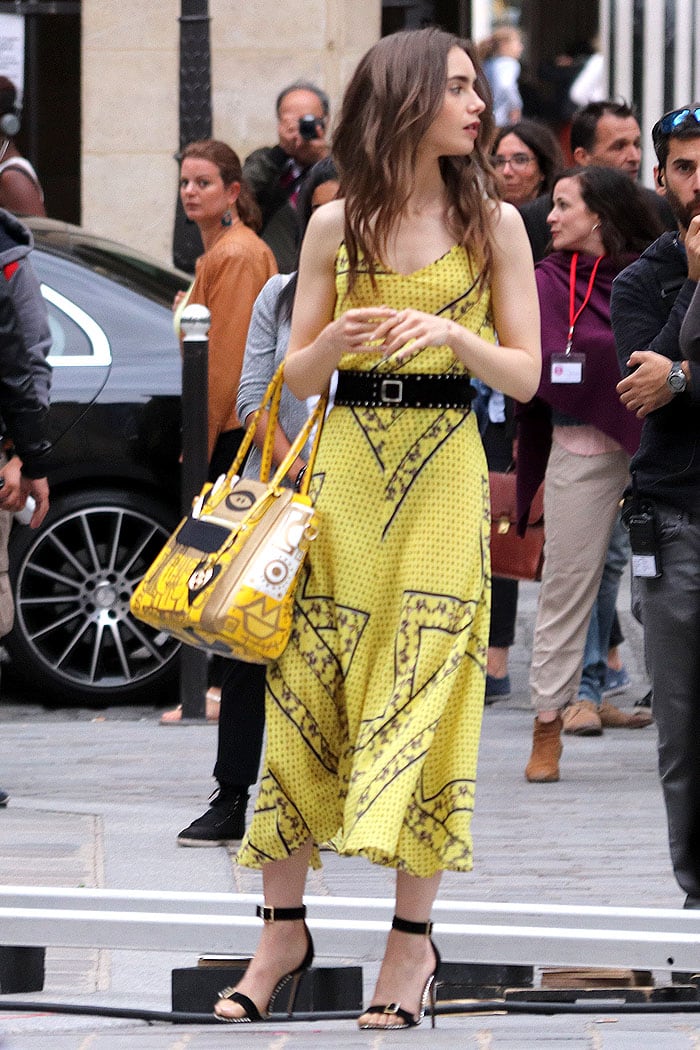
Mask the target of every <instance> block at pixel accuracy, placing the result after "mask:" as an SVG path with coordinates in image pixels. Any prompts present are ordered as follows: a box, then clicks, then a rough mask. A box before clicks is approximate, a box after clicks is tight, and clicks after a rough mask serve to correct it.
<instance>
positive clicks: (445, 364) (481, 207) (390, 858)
mask: <svg viewBox="0 0 700 1050" xmlns="http://www.w3.org/2000/svg"><path fill="white" fill-rule="evenodd" d="M487 97H488V89H487V88H485V87H484V82H483V76H482V74H481V72H480V71H479V70H478V68H477V67H476V66H475V62H474V57H473V51H472V49H471V46H470V45H467V44H465V43H464V42H463V41H460V40H458V39H457V38H456V37H453V36H451V35H450V34H447V33H445V32H443V31H442V30H438V29H427V30H418V31H408V32H403V33H397V34H394V35H393V36H390V37H386V38H384V39H383V40H381V41H380V42H379V43H378V44H376V45H375V46H374V47H373V48H372V49H371V50H370V51H369V52H368V54H367V55H366V56H365V57H364V59H363V60H362V61H361V63H360V65H359V67H358V69H357V71H356V72H355V74H354V76H353V78H352V80H351V82H350V84H349V86H348V88H347V91H346V93H345V99H344V103H343V108H342V112H341V115H340V121H339V125H338V129H337V132H336V135H335V143H334V152H333V155H334V159H335V161H336V164H337V167H338V170H339V175H340V181H341V191H340V192H341V196H342V199H339V200H336V201H332V202H331V203H330V204H327V205H325V206H324V207H323V208H320V209H319V210H318V212H317V213H316V215H315V216H314V217H313V218H312V220H311V223H310V224H309V227H308V231H307V235H306V238H305V241H304V245H303V247H302V255H301V262H300V267H299V278H298V287H297V295H296V300H295V306H294V313H293V317H292V331H291V338H290V344H289V351H288V356H287V366H286V375H287V381H288V383H289V386H290V388H291V389H292V392H293V393H294V394H295V395H296V396H297V397H300V398H301V397H308V396H311V395H313V394H318V393H320V392H321V391H322V390H323V389H324V388H325V387H326V385H327V384H328V381H329V379H330V376H331V374H332V373H333V372H334V370H335V369H336V368H338V369H339V379H338V389H337V393H336V398H335V405H334V408H333V409H332V411H331V412H330V414H329V416H328V418H327V420H326V424H325V426H324V430H323V434H322V438H321V446H320V449H319V454H318V457H317V459H316V464H315V467H314V477H313V479H312V491H313V492H314V493H315V496H316V505H317V507H318V510H319V514H320V522H321V524H320V533H319V537H318V539H317V540H316V542H315V543H314V545H313V549H312V553H311V557H310V559H309V563H308V572H307V574H306V576H305V578H304V579H303V580H302V581H301V583H300V585H299V588H298V592H297V604H296V611H295V626H294V630H293V633H292V638H291V641H290V644H289V646H288V648H287V650H286V651H285V653H284V654H283V656H282V658H281V659H280V660H279V661H278V663H276V664H274V665H273V666H272V667H271V668H270V669H269V671H268V677H267V698H266V717H267V726H268V745H267V755H266V759H265V764H264V775H263V779H262V784H261V790H260V795H259V797H258V800H257V804H256V810H255V815H254V817H253V821H252V824H251V827H250V830H249V832H248V835H247V836H246V838H245V839H244V841H243V844H242V846H241V851H240V853H239V858H238V859H239V863H241V864H245V865H248V866H253V867H256V866H257V867H262V871H263V887H264V894H265V908H263V909H260V914H261V917H262V918H263V919H264V920H265V921H264V925H263V932H262V936H261V940H260V945H259V947H258V950H257V952H256V954H255V957H254V959H253V960H252V961H251V963H250V965H249V967H248V970H247V971H246V973H245V975H244V977H243V978H242V980H241V981H240V982H239V984H238V985H237V986H236V987H235V988H230V989H225V990H224V991H223V992H222V993H221V998H220V999H219V1001H218V1002H217V1004H216V1006H215V1013H216V1014H217V1016H218V1017H220V1018H221V1019H223V1020H228V1021H251V1020H258V1019H259V1017H260V1016H261V1015H263V1014H264V1013H265V1011H266V1010H267V1009H268V1008H269V1005H270V1002H271V1001H272V1000H273V999H274V998H275V995H276V994H277V992H278V991H279V989H280V987H281V985H282V984H283V983H288V982H289V981H290V979H291V983H292V995H291V996H290V1000H289V1005H290V1008H291V1007H292V1006H293V996H294V992H295V990H296V986H297V984H298V978H299V976H300V975H301V973H302V972H303V971H304V970H305V969H307V968H308V967H309V966H310V965H311V962H312V959H313V945H312V942H311V938H310V935H309V933H308V930H307V928H306V925H305V922H304V916H305V909H304V907H303V903H302V901H303V892H304V885H305V880H306V874H307V870H308V867H309V865H317V864H318V863H319V855H318V850H317V846H316V844H317V843H319V842H323V841H325V840H327V839H333V842H334V845H335V846H336V847H337V849H338V851H339V852H340V853H342V854H350V855H361V856H364V857H367V858H368V859H369V860H370V861H372V862H374V863H378V864H384V865H389V866H393V867H394V868H396V872H397V874H396V916H395V918H394V921H393V924H392V930H391V932H390V934H389V938H388V942H387V948H386V953H385V957H384V961H383V964H382V967H381V970H380V973H379V978H378V981H377V985H376V989H375V995H374V998H373V1002H372V1005H371V1006H370V1007H369V1008H368V1009H367V1010H366V1011H365V1013H364V1014H363V1015H362V1017H361V1018H360V1021H359V1023H360V1025H361V1027H364V1028H385V1027H390V1028H407V1027H411V1026H413V1025H415V1024H418V1023H419V1022H420V1020H421V1019H422V1017H423V1013H424V1008H425V1002H426V999H427V996H428V992H430V993H431V995H432V990H433V986H434V984H433V982H434V977H435V974H436V972H437V967H438V965H439V955H438V952H437V949H436V947H435V946H434V944H433V942H432V941H431V939H430V912H431V908H432V904H433V900H434V898H435V894H436V892H437V889H438V885H439V881H440V875H441V873H442V871H443V870H448V869H450V870H457V871H466V870H468V869H470V868H471V839H470V831H469V828H470V820H471V813H472V807H473V798H474V785H475V778H476V758H477V750H478V743H479V733H480V727H481V714H482V708H483V696H484V678H485V662H486V647H487V641H488V627H489V592H490V577H489V555H488V535H489V501H488V478H487V471H486V463H485V459H484V453H483V449H482V446H481V442H480V439H479V434H478V428H477V424H476V419H475V418H474V416H472V415H471V414H470V410H469V409H470V400H471V398H470V394H471V386H470V382H469V377H470V376H471V375H476V376H479V378H481V379H483V380H484V382H486V383H487V384H488V385H489V386H492V387H494V388H496V389H499V390H503V391H505V392H506V393H507V394H509V395H510V396H512V397H515V398H517V399H518V400H521V401H522V400H526V399H528V398H529V397H531V396H532V393H533V392H534V390H535V389H536V387H537V383H538V381H539V374H540V348H539V314H538V307H537V296H536V292H535V284H534V275H533V267H532V259H531V253H530V249H529V245H528V241H527V237H526V235H525V230H524V227H523V224H522V221H521V219H520V217H519V215H518V213H517V212H516V210H515V209H514V208H512V207H511V206H510V205H500V206H499V204H498V203H497V191H496V189H495V182H494V176H493V172H492V170H491V169H490V167H489V164H488V160H487V148H488V142H489V141H490V138H489V136H490V133H491V129H492V121H491V119H490V116H489V113H488V110H487V109H486V105H485V102H484V98H487ZM496 338H497V340H498V342H497V343H496Z"/></svg>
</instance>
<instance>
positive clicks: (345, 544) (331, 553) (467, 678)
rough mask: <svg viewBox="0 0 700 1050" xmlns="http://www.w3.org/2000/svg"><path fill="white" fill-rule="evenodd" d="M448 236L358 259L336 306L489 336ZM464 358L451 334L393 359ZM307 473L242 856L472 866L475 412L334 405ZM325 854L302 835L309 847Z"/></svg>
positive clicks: (415, 362) (429, 871)
mask: <svg viewBox="0 0 700 1050" xmlns="http://www.w3.org/2000/svg"><path fill="white" fill-rule="evenodd" d="M476 278H477V274H476V272H475V270H474V267H473V265H472V263H471V261H470V258H469V256H468V255H467V253H466V252H465V250H464V249H463V248H462V247H461V246H455V247H454V248H452V249H451V250H450V251H449V252H447V253H446V254H445V255H444V256H442V258H440V259H438V260H437V261H436V262H434V263H433V264H431V265H430V266H427V267H425V268H424V269H422V270H419V271H417V272H415V273H413V274H411V275H410V276H403V275H401V274H398V273H393V272H391V271H389V270H384V271H382V272H380V273H378V274H377V275H376V287H375V288H373V287H372V284H371V281H370V280H369V277H368V276H366V275H362V274H361V275H360V277H359V279H358V281H357V282H356V284H355V287H354V289H353V291H352V294H351V295H350V296H347V294H346V293H347V258H346V256H345V253H344V250H343V249H342V248H341V250H340V251H339V253H338V258H337V264H336V280H337V290H338V304H339V305H338V312H340V311H342V310H344V309H347V308H349V307H350V306H357V305H366V304H370V305H371V304H379V303H386V304H388V305H390V306H393V307H396V308H397V309H403V308H405V307H408V306H414V307H416V308H418V309H421V310H424V311H426V312H430V313H434V314H440V315H441V316H446V317H450V318H451V319H453V320H456V321H458V322H459V323H460V324H462V325H464V326H465V327H467V328H469V329H470V330H471V331H474V332H478V333H479V334H481V335H483V336H484V337H485V338H487V339H489V340H491V341H493V340H494V335H493V328H492V324H491V320H490V299H489V295H488V292H487V291H483V290H481V289H478V287H477V282H476ZM341 368H352V369H375V370H378V371H406V372H433V373H435V372H464V371H465V370H464V367H463V365H462V364H461V363H460V362H459V361H458V360H457V359H456V358H455V356H454V354H453V353H452V351H451V350H450V349H449V348H448V347H428V348H427V349H425V350H422V351H420V352H418V353H416V354H415V355H413V356H412V357H409V359H408V360H407V361H405V362H402V363H401V365H400V366H397V365H396V363H393V364H392V362H391V361H388V362H387V361H385V360H383V359H382V358H381V356H380V355H379V354H377V355H374V354H371V353H370V354H347V355H345V356H344V357H343V360H342V361H341ZM312 491H313V492H314V493H315V496H316V505H317V508H318V510H319V515H320V531H319V537H318V539H317V540H316V541H315V543H314V545H313V547H312V552H311V556H310V558H309V562H308V565H307V569H306V574H305V576H304V578H303V580H302V581H301V582H300V585H299V589H298V591H297V604H296V610H295V623H294V630H293V633H292V638H291V641H290V643H289V645H288V647H287V649H286V651H285V652H284V654H283V655H282V657H281V658H280V660H279V661H278V662H277V663H276V664H274V665H272V667H271V668H270V670H269V672H268V677H267V700H266V717H267V729H268V743H267V754H266V758H265V772H264V775H263V779H262V785H261V791H260V795H259V797H258V800H257V804H256V810H255V816H254V818H253V821H252V824H251V827H250V830H249V833H248V835H247V836H246V838H245V840H244V842H243V844H242V846H241V850H240V853H239V858H238V859H239V863H241V864H245V865H249V866H252V867H257V866H259V865H261V864H263V863H265V862H266V861H267V860H271V859H281V858H283V857H285V856H287V855H288V854H289V853H290V852H293V851H294V850H296V849H298V848H299V847H300V846H301V845H302V843H303V842H304V841H305V840H306V839H307V838H308V836H309V835H311V837H312V838H313V839H314V841H315V842H325V841H328V840H333V844H334V846H335V847H336V848H337V849H338V851H339V852H341V853H347V854H351V855H362V856H365V857H367V858H369V859H370V860H371V861H373V862H376V863H380V864H385V865H390V866H393V867H396V868H398V869H400V870H404V871H407V872H409V873H411V874H413V875H419V876H423V877H426V876H430V875H433V874H434V873H435V872H437V871H440V870H444V869H452V870H457V871H467V870H469V869H470V868H471V866H472V843H471V834H470V824H471V815H472V811H473V804H474V788H475V782H476V764H477V751H478V745H479V734H480V731H481V716H482V711H483V695H484V679H485V666H486V648H487V644H488V629H489V605H490V577H489V561H488V542H489V510H488V477H487V471H486V462H485V458H484V453H483V448H482V445H481V441H480V438H479V434H478V429H477V425H476V419H475V417H474V416H473V415H471V414H469V415H467V416H465V415H464V414H463V412H461V411H459V410H456V409H424V408H420V409H416V408H403V409H402V408H380V409H372V408H362V407H357V406H355V407H347V406H336V407H335V408H334V409H333V410H332V411H331V413H330V414H329V416H328V419H327V420H326V424H325V426H324V430H323V435H322V439H321V445H320V449H319V453H318V457H317V460H316V466H315V470H314V477H313V483H312ZM319 863H320V860H319V855H318V851H314V855H313V858H312V864H314V865H315V866H317V865H318V864H319Z"/></svg>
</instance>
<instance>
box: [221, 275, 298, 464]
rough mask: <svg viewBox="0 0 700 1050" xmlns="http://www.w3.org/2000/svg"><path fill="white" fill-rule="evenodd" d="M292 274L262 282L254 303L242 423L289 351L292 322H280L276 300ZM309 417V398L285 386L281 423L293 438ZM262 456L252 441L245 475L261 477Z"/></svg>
mask: <svg viewBox="0 0 700 1050" xmlns="http://www.w3.org/2000/svg"><path fill="white" fill-rule="evenodd" d="M291 278H292V274H288V273H287V274H275V276H274V277H271V278H270V279H269V281H267V283H266V284H265V285H264V286H263V288H262V291H261V292H260V294H259V295H258V297H257V299H256V300H255V305H254V306H253V313H252V315H251V318H250V327H249V328H248V338H247V340H246V345H245V354H244V356H243V370H242V372H241V381H240V383H239V386H238V397H237V399H236V412H237V413H238V418H239V419H240V420H241V422H242V423H243V424H245V422H246V419H247V417H248V416H249V415H250V413H251V412H254V411H255V410H256V409H257V408H259V406H260V402H261V401H262V399H263V396H264V394H265V391H266V390H267V387H268V384H269V382H270V380H271V379H272V377H273V375H274V374H275V371H276V370H277V368H278V366H279V365H280V364H281V363H282V361H283V360H284V356H285V354H286V353H287V344H288V343H289V332H290V322H289V320H283V321H281V322H280V323H278V321H277V303H278V300H279V297H280V294H281V292H282V289H283V288H284V287H285V286H286V285H287V284H288V282H289V281H290V280H291ZM307 417H308V406H307V403H306V401H299V400H298V398H296V397H295V396H294V394H293V393H292V392H291V390H290V389H289V387H287V386H284V387H283V389H282V397H281V400H280V414H279V423H280V426H281V427H282V430H283V431H284V432H285V434H286V435H287V437H288V438H289V440H290V441H293V440H294V438H295V437H296V436H297V434H298V433H299V431H300V430H301V428H302V426H303V425H304V423H305V422H306V419H307ZM261 460H262V456H261V453H260V449H259V448H257V447H256V446H255V445H253V446H252V447H251V450H250V454H249V456H248V459H247V461H246V465H245V467H244V469H243V476H244V477H246V478H255V477H258V475H259V473H260V463H261Z"/></svg>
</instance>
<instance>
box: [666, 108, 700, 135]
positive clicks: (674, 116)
mask: <svg viewBox="0 0 700 1050" xmlns="http://www.w3.org/2000/svg"><path fill="white" fill-rule="evenodd" d="M688 118H692V119H693V120H694V121H695V123H696V124H700V108H698V109H689V108H688V107H687V106H686V107H684V108H683V109H672V110H671V111H670V112H669V113H664V115H663V117H662V118H661V120H660V121H659V122H658V124H657V125H656V128H657V129H658V131H660V132H661V133H662V135H671V134H672V133H673V132H674V131H675V130H676V129H677V128H679V127H680V126H681V124H684V123H685V121H686V120H688Z"/></svg>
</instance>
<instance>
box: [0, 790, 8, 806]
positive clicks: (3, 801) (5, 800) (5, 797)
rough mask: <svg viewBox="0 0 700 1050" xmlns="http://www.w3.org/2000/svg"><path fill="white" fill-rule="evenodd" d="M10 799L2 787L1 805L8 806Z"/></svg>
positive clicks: (0, 791)
mask: <svg viewBox="0 0 700 1050" xmlns="http://www.w3.org/2000/svg"><path fill="white" fill-rule="evenodd" d="M9 801H10V796H9V795H8V794H7V792H6V791H3V790H2V788H0V806H6V805H7V803H8V802H9Z"/></svg>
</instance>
